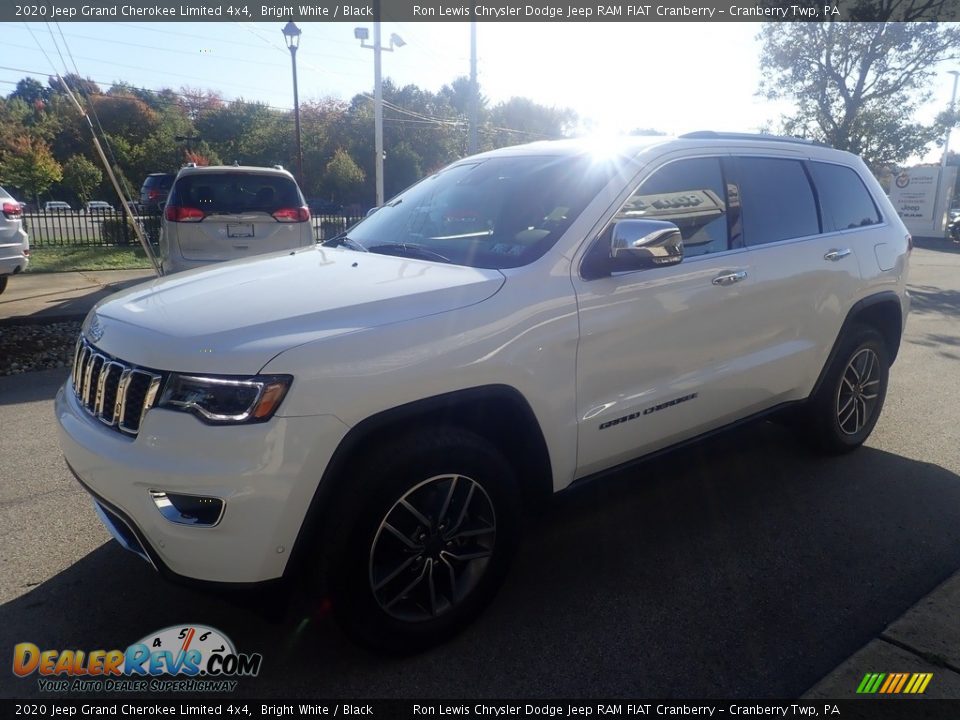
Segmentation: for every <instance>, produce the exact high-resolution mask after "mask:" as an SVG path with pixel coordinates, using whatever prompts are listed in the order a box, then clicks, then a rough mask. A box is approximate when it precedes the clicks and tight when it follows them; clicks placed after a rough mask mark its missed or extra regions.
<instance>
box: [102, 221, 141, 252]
mask: <svg viewBox="0 0 960 720" xmlns="http://www.w3.org/2000/svg"><path fill="white" fill-rule="evenodd" d="M100 239H101V240H102V241H103V242H105V243H107V244H108V245H129V244H130V243H131V242H136V239H137V238H136V234H135V233H134V231H133V228H131V227H130V225H128V224H127V221H126V220H124V219H122V218H116V219H108V220H104V221H103V222H101V223H100Z"/></svg>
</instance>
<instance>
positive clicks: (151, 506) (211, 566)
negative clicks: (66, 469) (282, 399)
mask: <svg viewBox="0 0 960 720" xmlns="http://www.w3.org/2000/svg"><path fill="white" fill-rule="evenodd" d="M55 410H56V415H57V420H58V425H59V435H60V444H61V447H62V449H63V453H64V457H65V458H66V461H67V463H68V465H69V466H70V469H71V470H72V471H73V473H74V474H75V475H76V476H77V479H78V480H79V481H80V482H81V484H82V485H83V486H84V487H85V488H86V489H87V490H88V491H89V492H90V493H91V494H92V495H93V496H94V498H95V501H96V502H97V504H99V505H100V508H99V510H100V511H101V512H104V511H105V516H106V518H107V522H105V524H106V525H107V527H108V529H109V530H111V533H112V534H114V537H117V538H118V539H119V540H121V544H124V545H125V546H126V547H127V549H131V550H133V551H134V552H137V550H138V548H137V547H136V545H137V544H139V546H140V548H139V549H141V550H142V553H139V552H138V554H141V556H144V557H145V558H146V559H148V560H149V561H150V562H151V563H152V564H153V565H154V566H155V567H156V568H157V569H158V570H160V571H161V572H164V574H170V575H174V576H179V577H183V578H188V579H192V580H200V581H205V582H214V583H243V584H246V583H259V582H264V581H268V580H274V579H277V578H279V577H281V576H282V575H283V574H284V571H285V569H286V567H287V562H288V560H289V558H290V554H291V551H292V550H293V546H294V543H295V542H296V539H297V535H298V533H299V531H300V527H301V525H302V524H303V521H304V517H305V516H306V512H307V509H308V508H309V506H310V504H311V501H312V500H313V496H314V493H315V491H316V488H317V484H318V483H319V481H320V478H321V476H322V475H323V471H324V468H325V467H326V465H327V463H328V462H329V460H330V457H331V456H332V454H333V452H334V450H335V449H336V447H337V445H338V444H339V443H340V440H342V438H343V436H344V435H345V434H346V432H347V429H348V428H347V427H346V426H345V425H344V424H343V423H342V422H341V421H340V420H338V419H337V418H335V417H333V416H330V415H318V416H313V417H296V418H284V417H274V418H273V419H271V420H270V421H269V422H267V423H263V424H259V425H235V426H218V427H215V426H209V425H204V424H203V423H201V422H200V421H199V420H197V419H196V418H195V417H193V416H192V415H188V414H185V413H180V412H175V411H170V410H163V409H158V408H154V409H151V410H149V411H148V412H147V413H146V415H145V416H144V419H143V423H142V426H141V428H140V432H139V434H138V435H137V437H135V438H130V437H126V436H123V435H121V434H120V433H118V432H116V431H115V430H113V429H111V428H109V427H107V426H106V425H104V424H103V423H101V422H100V421H99V420H97V419H96V418H94V417H91V416H90V415H89V414H88V413H87V412H86V410H84V409H83V408H82V407H81V405H80V403H79V402H78V400H77V398H76V396H75V395H74V393H73V390H72V388H71V386H70V381H69V380H68V381H67V383H66V385H65V386H64V387H62V388H61V389H60V391H59V392H58V393H57V398H56V402H55ZM151 490H161V491H164V492H171V493H183V494H188V495H203V496H209V497H215V498H219V499H221V500H223V502H224V503H225V507H224V512H223V516H222V519H221V520H220V522H219V523H218V524H216V526H214V527H195V526H190V525H182V524H177V523H174V522H171V521H170V520H168V519H167V518H165V517H164V516H163V515H162V514H161V512H160V510H159V509H158V508H157V505H156V504H155V502H154V500H153V499H152V498H151V495H150V491H151ZM117 520H119V521H120V523H121V525H118V523H117ZM122 525H126V526H127V527H126V537H125V538H124V539H126V540H127V542H124V539H121V538H123V536H124V535H125V533H124V528H123V527H122ZM111 526H112V527H111ZM131 538H132V539H133V540H135V541H136V542H135V543H134V542H130V540H131Z"/></svg>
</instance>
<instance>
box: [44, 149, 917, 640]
mask: <svg viewBox="0 0 960 720" xmlns="http://www.w3.org/2000/svg"><path fill="white" fill-rule="evenodd" d="M910 247H911V242H910V237H909V236H908V234H907V231H906V230H905V228H904V226H903V224H902V223H901V222H900V220H899V219H898V218H897V215H896V214H895V213H894V211H893V209H892V207H891V206H890V204H889V202H888V201H887V199H886V198H885V197H884V194H883V192H882V190H881V189H880V187H879V185H878V184H877V183H876V181H875V180H874V179H873V177H872V176H871V174H870V173H869V172H868V170H867V169H866V167H865V166H864V164H863V163H862V162H861V161H860V160H859V159H857V158H856V157H853V156H851V155H849V154H847V153H843V152H839V151H836V150H833V149H830V148H826V147H822V146H817V145H814V144H810V143H806V142H801V141H796V140H791V139H787V138H775V137H770V136H749V135H734V134H718V133H709V132H705V133H694V134H691V135H687V136H684V137H680V138H674V139H665V138H647V139H637V138H634V139H630V140H624V141H623V142H622V144H621V145H620V146H618V147H616V148H609V147H606V148H600V147H592V146H591V145H589V144H587V143H584V142H578V141H570V142H567V141H564V142H554V143H536V144H532V145H527V146H522V147H512V148H505V149H502V150H497V151H494V152H490V153H485V154H482V155H478V156H476V157H472V158H467V159H465V160H462V161H459V162H456V163H454V164H452V165H451V166H449V167H448V168H446V169H444V170H442V171H440V172H438V173H437V174H435V175H433V176H431V177H429V178H426V179H425V180H423V181H421V182H420V183H418V184H417V185H415V186H413V187H411V188H410V189H408V190H407V191H406V192H404V193H402V194H401V195H399V196H397V197H396V198H394V199H393V200H392V201H391V202H389V203H387V204H386V205H385V206H383V207H382V208H380V209H379V210H378V211H377V212H376V213H373V214H372V215H370V216H369V217H368V218H367V219H365V220H364V221H363V222H361V223H360V224H358V225H356V226H355V227H353V228H351V229H350V230H349V231H348V234H344V235H341V236H339V237H336V238H334V239H333V240H331V241H329V242H328V243H327V244H326V245H325V246H318V247H311V248H308V249H301V250H296V251H286V252H283V253H276V254H271V255H265V256H262V257H260V258H251V259H249V260H241V261H237V262H232V263H226V264H223V265H220V266H217V267H214V268H212V269H205V270H198V271H191V272H186V273H183V274H181V275H178V276H177V277H174V278H168V279H160V280H156V281H153V282H151V283H148V284H146V285H143V286H140V287H137V288H134V289H131V290H129V291H127V292H124V293H121V294H117V295H115V296H112V297H111V298H109V299H107V300H105V301H103V302H102V303H101V304H100V305H98V306H97V307H96V308H94V310H93V311H91V313H90V315H89V317H87V319H86V321H85V323H84V325H83V330H82V335H81V337H80V339H79V341H78V344H77V353H76V361H75V363H74V367H73V372H72V375H71V378H70V379H69V380H68V382H67V383H66V385H65V386H64V387H63V388H62V389H61V391H60V393H59V394H58V396H57V402H56V413H57V417H58V420H59V425H60V437H61V442H62V445H63V450H64V454H65V456H66V459H67V462H68V463H69V465H70V467H71V468H72V470H73V472H74V473H75V475H76V476H77V478H78V479H79V480H80V482H81V483H83V485H84V486H85V487H86V488H87V489H88V490H89V492H90V493H91V495H93V497H94V502H95V505H96V508H97V510H98V512H99V514H100V517H101V518H102V519H103V521H104V523H105V524H106V525H107V527H108V528H109V529H110V530H111V531H112V533H113V535H114V536H115V537H116V538H117V539H118V540H119V541H120V542H121V543H122V544H123V545H124V546H125V547H127V548H128V549H130V550H133V551H134V552H136V553H138V554H140V555H141V556H142V557H144V558H145V559H146V560H148V561H149V562H150V563H152V564H153V566H154V567H156V568H157V570H159V571H161V572H162V573H163V574H164V575H167V576H170V577H181V578H190V579H199V580H205V581H215V582H221V583H258V582H261V581H269V580H274V579H277V578H281V577H284V576H289V575H291V574H294V573H295V572H297V571H304V572H305V573H306V575H307V576H309V577H310V578H312V579H314V580H315V581H317V582H315V583H311V587H312V588H313V589H314V591H315V592H318V593H323V596H324V597H326V598H329V599H330V600H332V604H333V608H334V610H335V612H336V614H337V615H338V617H339V619H340V621H341V622H342V623H343V625H344V626H345V627H346V628H347V629H348V630H349V631H350V632H351V633H352V634H353V635H354V636H355V637H357V638H358V639H360V640H362V641H365V642H367V643H371V644H377V645H381V646H389V647H392V648H399V649H408V650H413V649H416V648H420V647H424V646H426V645H429V644H431V643H435V642H437V641H440V640H442V639H443V638H445V637H447V636H449V635H450V634H451V633H453V632H454V631H456V630H457V629H458V628H460V627H462V626H463V625H464V624H466V623H467V622H468V621H469V620H470V619H471V618H472V617H474V616H475V615H476V614H478V613H479V612H480V611H481V609H482V608H483V606H484V605H485V604H486V603H487V602H488V601H489V600H490V599H491V597H492V595H493V593H494V592H495V590H496V588H497V586H498V585H499V584H500V582H501V580H502V579H503V577H504V573H505V571H506V568H507V565H508V563H509V560H510V557H511V555H512V554H513V553H514V550H515V545H516V541H517V539H518V535H519V529H520V526H521V525H522V524H523V517H524V513H525V512H528V511H529V508H530V505H531V504H532V503H536V502H537V501H538V500H540V499H542V498H543V497H544V496H548V495H549V493H551V492H552V491H556V490H560V489H562V488H565V487H567V486H568V485H570V484H571V483H573V482H575V481H579V480H582V479H585V478H588V477H590V476H592V475H595V474H597V473H599V472H600V471H604V470H607V469H609V468H611V467H613V466H617V465H620V464H622V463H627V462H630V461H632V460H635V459H637V458H640V457H642V456H644V455H647V454H649V453H651V452H654V451H658V450H661V449H663V448H666V447H669V446H672V445H676V444H678V443H681V442H684V441H687V440H690V439H691V438H695V437H699V436H703V435H705V434H707V433H710V432H713V431H715V430H718V429H720V428H723V427H725V426H728V425H730V424H731V423H735V422H738V421H742V420H744V419H748V418H755V417H760V416H763V415H768V414H770V413H772V412H774V411H779V410H782V409H784V408H791V409H793V410H794V411H795V412H796V413H797V414H798V415H799V417H800V418H801V419H802V426H803V427H804V428H805V429H806V430H807V431H808V432H809V435H810V436H811V438H812V439H813V440H815V441H816V444H817V445H818V446H820V447H821V448H823V449H825V450H827V451H830V452H842V451H846V450H851V449H853V448H856V447H857V446H859V445H860V444H861V443H863V441H864V440H865V439H866V438H867V436H868V435H869V434H870V432H871V430H872V429H873V427H874V424H875V423H876V422H877V417H878V415H879V414H880V410H881V407H882V405H883V400H884V394H885V392H886V388H887V372H888V369H889V367H890V364H891V363H892V362H893V360H894V358H895V357H896V355H897V349H898V346H899V343H900V336H901V332H902V329H903V325H904V322H905V320H906V317H907V311H908V307H909V296H908V294H907V291H906V274H907V260H908V255H909V251H910Z"/></svg>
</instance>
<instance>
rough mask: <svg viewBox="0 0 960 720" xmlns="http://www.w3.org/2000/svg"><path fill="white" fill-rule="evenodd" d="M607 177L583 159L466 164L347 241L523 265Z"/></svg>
mask: <svg viewBox="0 0 960 720" xmlns="http://www.w3.org/2000/svg"><path fill="white" fill-rule="evenodd" d="M611 172H612V166H611V165H609V164H603V163H592V162H591V160H590V158H586V157H575V158H574V157H543V156H522V157H507V158H490V159H487V160H475V161H468V162H465V163H461V164H458V165H454V166H452V167H449V168H447V169H445V170H441V171H440V172H439V173H437V174H436V175H432V176H431V177H428V178H426V179H424V180H422V181H421V182H419V183H417V184H416V185H414V186H413V187H411V188H410V189H409V190H407V191H406V192H404V193H402V194H400V195H398V196H397V197H396V198H394V199H393V200H392V201H391V202H389V203H387V204H386V205H384V206H383V207H382V208H380V209H379V210H377V211H376V212H375V213H374V214H373V215H371V216H370V217H368V218H367V219H366V220H364V221H363V222H361V223H360V224H358V225H357V226H356V227H354V228H352V229H351V230H350V231H349V241H352V242H353V243H355V244H359V245H362V246H363V247H364V248H365V249H367V250H369V251H371V252H383V253H387V254H402V255H406V256H409V257H419V258H423V259H437V260H446V261H449V262H452V263H456V264H458V265H469V266H471V267H482V268H497V269H499V268H509V267H518V266H520V265H526V264H528V263H530V262H533V261H534V260H536V259H537V258H539V257H541V256H542V255H543V254H544V253H545V252H546V251H547V250H549V249H550V247H552V246H553V244H554V243H555V242H556V241H557V239H558V238H559V237H560V236H561V235H562V234H563V232H564V231H565V230H566V229H567V228H568V227H569V226H570V224H571V223H572V222H573V221H574V220H575V219H576V218H577V216H578V215H579V214H580V213H581V212H582V211H583V209H584V208H585V207H586V206H587V204H588V203H589V202H590V201H591V200H592V199H593V198H594V196H595V195H596V193H597V192H598V191H599V190H600V189H601V188H602V187H603V186H604V185H605V184H606V183H607V182H608V181H609V180H610V178H611ZM337 242H342V240H341V241H337V240H336V239H335V240H334V241H333V242H332V243H331V244H336V243H337ZM344 244H347V245H348V246H349V244H350V243H349V242H346V243H344Z"/></svg>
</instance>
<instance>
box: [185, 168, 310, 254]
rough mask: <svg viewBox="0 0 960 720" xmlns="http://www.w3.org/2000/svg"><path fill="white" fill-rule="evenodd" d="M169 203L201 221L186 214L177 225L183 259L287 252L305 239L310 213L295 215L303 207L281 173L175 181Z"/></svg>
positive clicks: (215, 175) (213, 175)
mask: <svg viewBox="0 0 960 720" xmlns="http://www.w3.org/2000/svg"><path fill="white" fill-rule="evenodd" d="M170 204H171V205H173V206H174V207H177V208H187V209H190V210H199V211H200V212H201V213H203V217H202V219H200V220H193V219H192V218H191V217H190V215H189V214H187V217H186V218H185V220H186V221H181V222H177V241H178V244H179V246H180V253H181V254H182V255H183V257H184V258H185V259H187V260H197V261H205V262H217V261H221V260H233V259H237V258H242V257H247V256H249V255H258V254H260V253H267V252H273V251H277V250H289V249H292V248H296V247H300V246H302V245H304V244H306V243H305V241H304V237H307V238H309V233H310V222H309V215H308V214H307V215H305V218H306V219H297V216H296V213H298V212H300V211H301V208H303V207H304V201H303V198H302V196H301V195H300V190H299V189H298V188H297V185H296V183H295V182H294V181H293V180H292V179H291V178H289V177H287V176H284V175H273V174H258V173H243V172H223V173H195V174H189V175H184V176H181V177H180V179H179V180H177V183H176V185H175V187H174V190H173V193H172V194H171V197H170ZM301 217H302V216H301ZM292 218H293V219H292Z"/></svg>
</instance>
